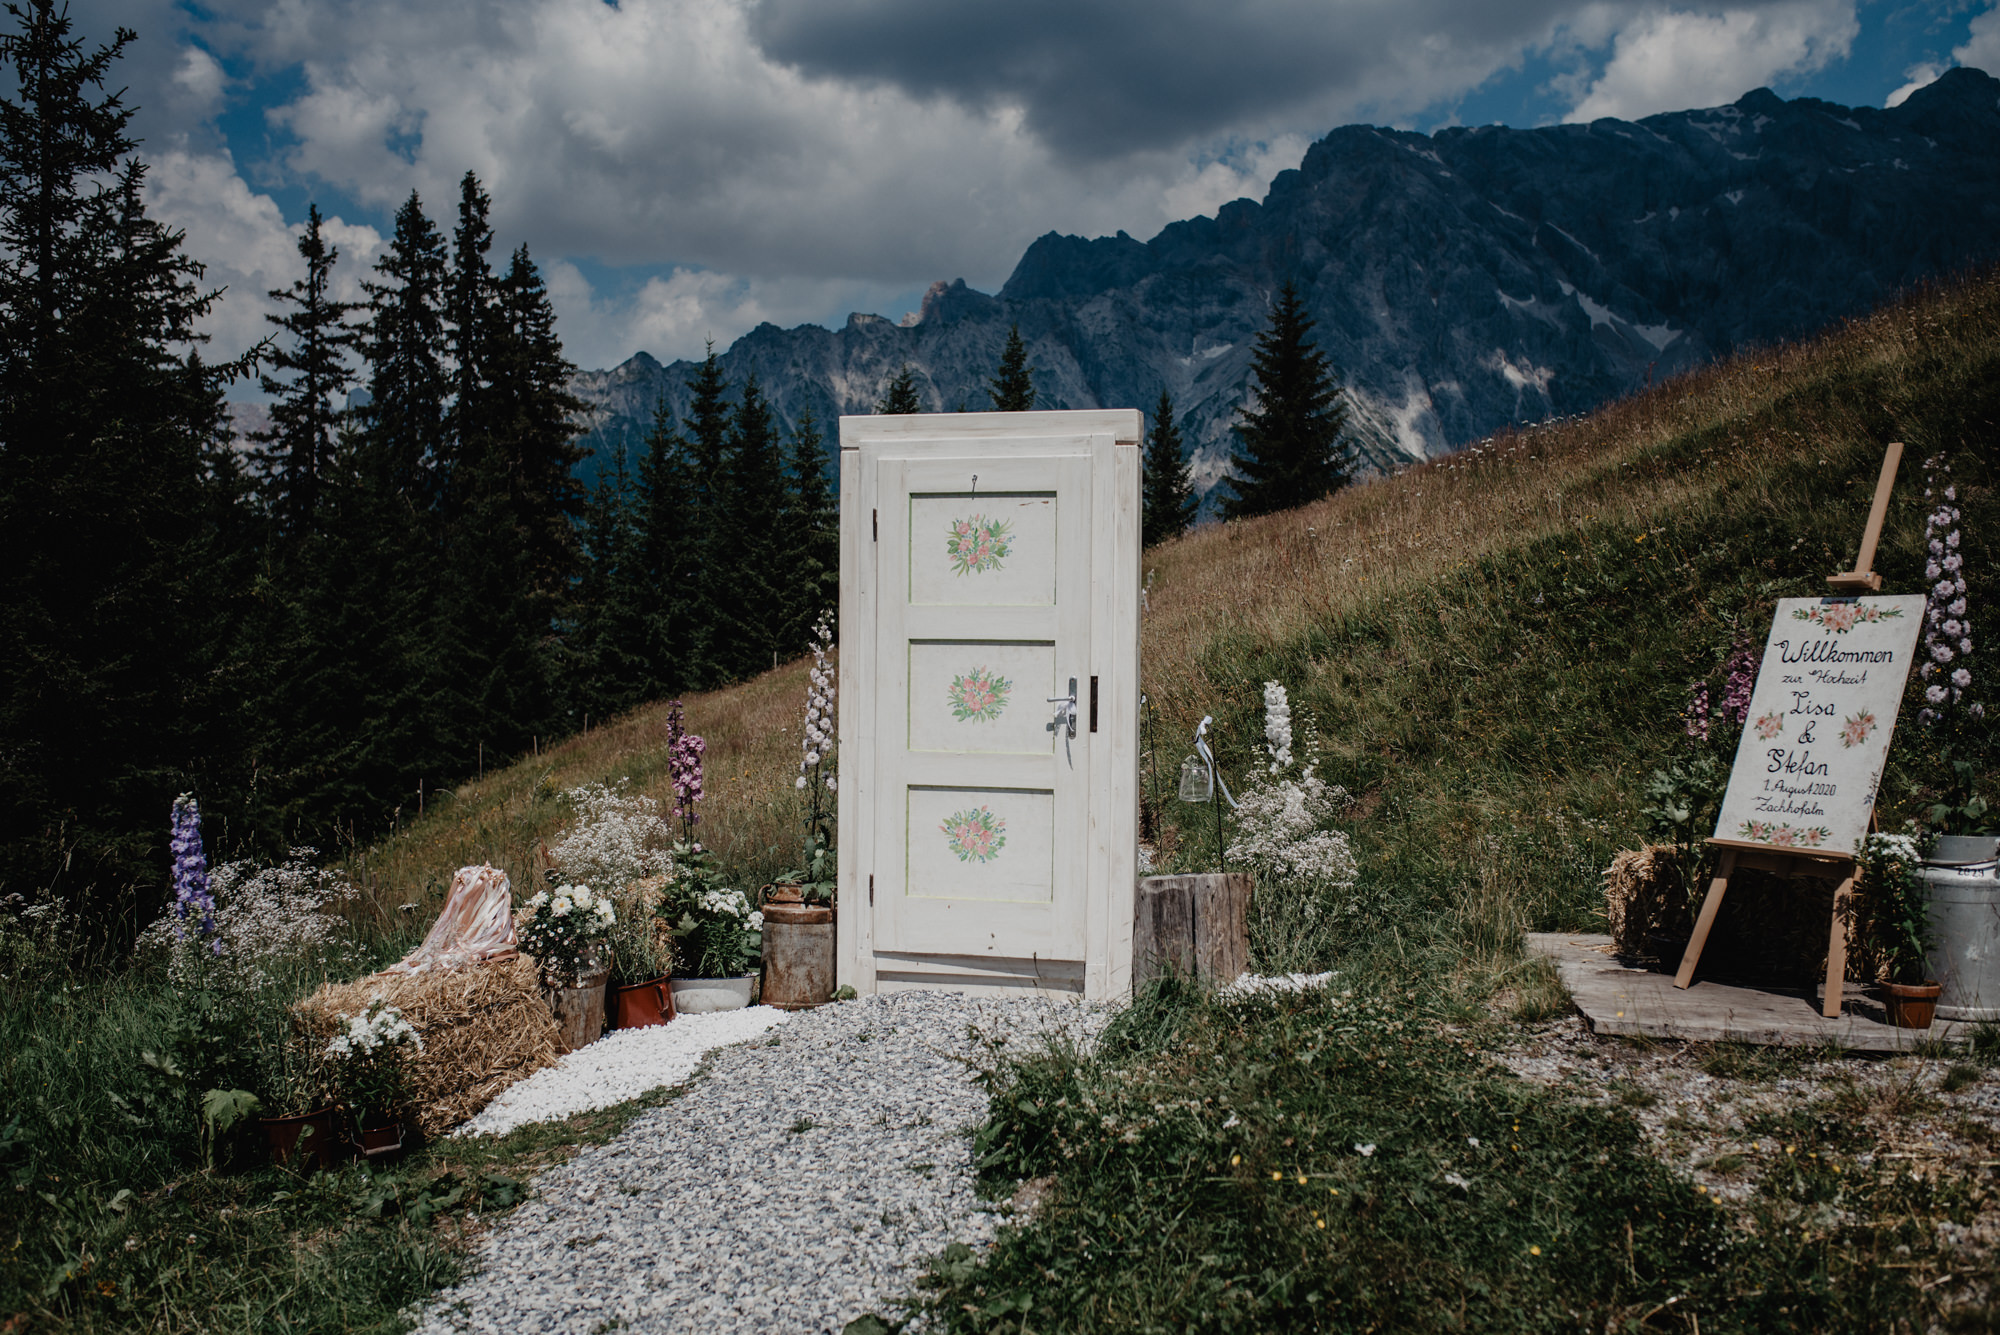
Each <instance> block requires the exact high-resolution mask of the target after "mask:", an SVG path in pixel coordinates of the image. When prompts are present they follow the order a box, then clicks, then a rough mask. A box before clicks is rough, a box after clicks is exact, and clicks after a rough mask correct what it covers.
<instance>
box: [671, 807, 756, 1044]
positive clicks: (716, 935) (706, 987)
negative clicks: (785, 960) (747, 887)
mask: <svg viewBox="0 0 2000 1335" xmlns="http://www.w3.org/2000/svg"><path fill="white" fill-rule="evenodd" d="M674 865H675V871H674V879H673V881H672V883H671V884H669V885H668V887H667V890H666V894H665V896H664V897H663V899H662V902H661V904H660V916H661V917H662V918H664V919H665V920H666V922H667V926H668V930H669V931H671V932H672V933H673V937H674V957H675V968H674V977H673V978H672V979H671V980H670V982H669V984H668V986H669V987H671V988H672V989H673V994H674V1009H675V1010H676V1011H678V1012H680V1013H682V1014H698V1013H700V1012H702V1011H730V1010H741V1009H742V1008H743V1007H745V1006H748V1005H749V1004H750V991H751V988H752V986H753V985H754V984H755V983H756V981H757V975H756V974H755V973H754V972H753V970H754V969H755V968H756V965H757V960H758V958H759V956H760V955H761V954H762V953H763V940H764V938H763V931H764V915H763V914H762V913H760V912H758V911H757V910H755V909H753V908H752V907H751V905H750V900H749V899H748V898H747V897H746V896H745V895H744V894H743V892H742V891H741V890H732V889H730V888H729V887H728V886H726V885H723V884H722V883H721V877H720V876H719V875H718V873H717V872H716V871H715V870H714V869H713V868H712V867H710V866H709V863H708V856H707V853H706V852H705V851H704V850H703V849H702V847H701V845H699V844H694V845H688V846H682V847H679V848H676V849H675V850H674Z"/></svg>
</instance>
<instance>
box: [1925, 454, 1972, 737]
mask: <svg viewBox="0 0 2000 1335" xmlns="http://www.w3.org/2000/svg"><path fill="white" fill-rule="evenodd" d="M1924 499H1925V500H1926V501H1930V502H1933V503H1934V504H1935V508H1934V509H1933V510H1932V511H1931V512H1930V514H1929V516H1928V517H1927V518H1926V520H1925V523H1924V545H1925V547H1926V549H1927V550H1928V553H1929V560H1928V562H1927V563H1926V564H1925V566H1924V578H1925V579H1926V580H1927V581H1929V583H1930V590H1929V602H1928V606H1927V607H1926V608H1925V609H1924V654H1925V660H1924V665H1923V667H1922V668H1921V669H1920V671H1919V674H1918V675H1919V676H1920V678H1921V679H1922V681H1923V682H1924V708H1923V710H1922V711H1921V712H1920V713H1919V714H1918V715H1917V719H1918V721H1919V722H1921V723H1924V724H1927V725H1928V724H1932V723H1936V722H1937V721H1938V719H1939V718H1940V717H1942V712H1943V707H1944V706H1946V705H1956V704H1958V703H1960V701H1961V700H1963V698H1964V696H1965V692H1966V689H1967V688H1968V687H1970V686H1971V685H1972V671H1971V669H1969V668H1968V667H1966V666H1965V664H1964V663H1962V662H1960V663H1959V664H1958V666H1957V667H1953V666H1952V664H1953V663H1954V662H1956V661H1957V660H1960V659H1963V658H1969V657H1970V656H1971V655H1972V620H1971V618H1970V617H1969V616H1968V615H1967V613H1966V605H1965V558H1964V556H1963V555H1961V554H1960V552H1959V530H1958V504H1957V502H1958V488H1957V487H1956V486H1955V485H1953V484H1952V481H1951V466H1950V465H1949V464H1947V463H1946V462H1945V461H1944V458H1943V456H1942V455H1935V454H1934V455H1932V456H1931V457H1930V458H1928V459H1926V460H1924ZM1966 712H1967V713H1969V714H1971V715H1972V717H1974V718H1983V717H1985V713H1986V711H1985V708H1984V707H1983V706H1982V705H1980V704H1979V703H1977V702H1976V701H1975V702H1973V703H1971V704H1969V705H1968V706H1967V710H1966Z"/></svg>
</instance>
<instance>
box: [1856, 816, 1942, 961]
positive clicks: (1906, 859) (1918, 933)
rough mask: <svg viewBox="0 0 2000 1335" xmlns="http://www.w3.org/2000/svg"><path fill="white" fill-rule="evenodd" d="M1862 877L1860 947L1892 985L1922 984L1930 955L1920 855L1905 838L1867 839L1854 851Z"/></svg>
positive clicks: (1872, 836) (1927, 907)
mask: <svg viewBox="0 0 2000 1335" xmlns="http://www.w3.org/2000/svg"><path fill="white" fill-rule="evenodd" d="M1854 854H1855V863H1856V869H1857V870H1858V871H1859V873H1860V885H1861V896H1860V904H1859V908H1858V911H1859V913H1860V915H1861V919H1862V931H1861V933H1860V935H1861V938H1862V941H1863V942H1864V944H1865V945H1866V946H1868V947H1872V948H1873V950H1874V951H1875V952H1876V953H1877V954H1878V955H1879V957H1880V958H1879V959H1878V960H1877V963H1878V964H1879V965H1880V967H1881V968H1882V969H1883V970H1884V971H1885V972H1886V973H1887V974H1888V975H1889V981H1890V982H1893V983H1920V982H1922V981H1923V980H1924V975H1925V972H1926V968H1927V960H1928V958H1929V954H1930V945H1931V928H1930V905H1929V896H1928V894H1927V893H1926V888H1925V886H1924V882H1923V879H1922V872H1921V868H1922V861H1923V857H1922V853H1921V851H1920V850H1919V847H1918V844H1917V841H1916V840H1915V839H1914V838H1912V837H1911V836H1909V835H1907V834H1870V835H1867V836H1865V837H1863V838H1862V840H1861V841H1860V843H1859V844H1858V845H1857V846H1856V848H1855V850H1854Z"/></svg>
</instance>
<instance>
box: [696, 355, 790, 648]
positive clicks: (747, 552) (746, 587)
mask: <svg viewBox="0 0 2000 1335" xmlns="http://www.w3.org/2000/svg"><path fill="white" fill-rule="evenodd" d="M727 477H728V488H727V491H726V493H725V499H726V503H727V506H728V511H727V515H728V522H727V538H726V541H725V543H724V544H723V546H722V547H721V549H720V551H721V553H722V555H721V556H720V557H719V559H718V560H717V562H716V566H715V569H716V570H717V571H718V572H722V573H721V574H720V582H721V584H722V585H723V586H724V587H725V588H726V589H727V591H728V596H727V598H726V599H725V600H724V601H723V602H722V605H721V608H720V611H721V614H722V615H721V626H722V635H721V638H720V640H719V644H718V648H719V650H720V651H721V652H719V654H718V661H719V662H720V664H721V666H722V667H723V669H724V671H726V672H727V674H728V675H729V676H730V677H731V678H735V679H741V678H744V677H752V676H755V675H756V674H757V673H759V672H764V671H767V670H769V669H770V668H772V667H774V666H776V664H777V656H778V653H779V649H780V639H781V637H782V635H783V634H784V627H785V600H786V584H787V567H788V565H789V564H790V561H789V550H788V549H789V547H790V545H791V540H792V535H790V534H788V533H786V532H785V531H784V527H783V520H784V512H785V497H786V492H787V490H788V487H787V484H786V479H785V466H784V460H783V455H782V452H781V450H780V445H779V441H778V434H777V430H776V428H775V427H774V425H773V423H772V421H771V409H770V406H769V405H768V404H767V403H766V402H765V401H764V391H763V388H762V387H761V386H760V385H759V384H758V383H757V376H756V374H755V373H754V372H753V373H751V375H750V377H749V379H747V380H745V381H744V382H743V395H742V397H741V398H739V399H738V400H737V401H736V418H735V421H733V422H732V423H731V424H730V430H729V454H728V462H727ZM784 648H786V649H787V650H788V649H789V648H790V646H789V645H787V646H784Z"/></svg>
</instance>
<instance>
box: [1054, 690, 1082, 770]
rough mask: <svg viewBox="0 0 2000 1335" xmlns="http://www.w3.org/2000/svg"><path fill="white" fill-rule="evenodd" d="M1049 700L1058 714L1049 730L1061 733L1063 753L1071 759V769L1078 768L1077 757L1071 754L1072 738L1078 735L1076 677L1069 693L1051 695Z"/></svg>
mask: <svg viewBox="0 0 2000 1335" xmlns="http://www.w3.org/2000/svg"><path fill="white" fill-rule="evenodd" d="M1048 702H1049V703H1050V704H1052V705H1054V706H1055V707H1056V716H1055V718H1054V719H1053V720H1052V721H1051V722H1050V723H1049V729H1048V730H1049V731H1050V732H1054V733H1060V734H1061V735H1062V739H1063V755H1064V756H1065V757H1066V758H1067V759H1068V760H1069V766H1070V768H1071V769H1075V768H1076V757H1075V756H1073V755H1071V754H1070V749H1069V744H1070V740H1071V739H1072V738H1074V737H1075V736H1076V678H1075V677H1071V678H1070V679H1069V694H1068V695H1051V696H1049V697H1048Z"/></svg>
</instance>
